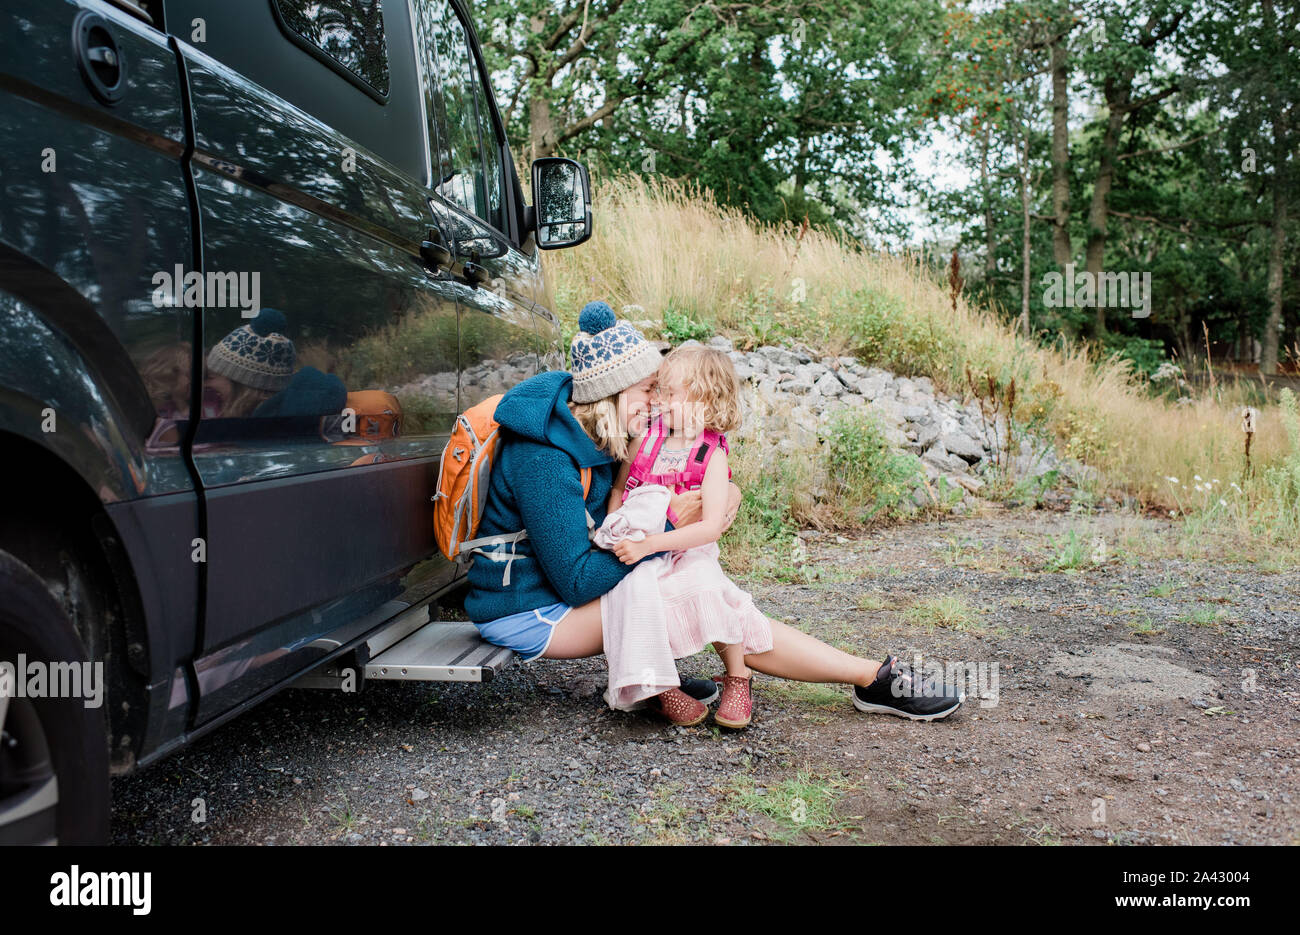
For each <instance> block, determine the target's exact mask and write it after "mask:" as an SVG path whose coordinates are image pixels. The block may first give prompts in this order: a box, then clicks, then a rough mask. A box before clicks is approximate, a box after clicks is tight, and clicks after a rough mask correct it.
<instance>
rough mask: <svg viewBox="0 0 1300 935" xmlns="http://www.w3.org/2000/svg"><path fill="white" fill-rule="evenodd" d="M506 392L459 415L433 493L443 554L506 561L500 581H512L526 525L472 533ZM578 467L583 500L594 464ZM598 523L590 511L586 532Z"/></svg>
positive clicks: (504, 583)
mask: <svg viewBox="0 0 1300 935" xmlns="http://www.w3.org/2000/svg"><path fill="white" fill-rule="evenodd" d="M503 395H504V394H502V393H497V394H496V395H495V396H489V397H488V398H487V399H485V400H483V401H482V402H481V403H478V404H477V405H475V406H471V407H470V408H469V409H466V410H465V411H464V412H462V413H461V414H460V415H458V416H457V417H456V424H455V425H454V426H452V430H451V438H450V439H448V441H447V445H446V447H444V448H443V450H442V460H441V462H440V463H439V465H438V484H437V488H438V489H437V492H436V493H434V495H433V497H432V498H431V499H432V500H433V533H434V537H435V538H436V539H437V540H438V548H439V549H440V550H441V551H442V554H443V555H445V556H446V557H447V558H449V559H451V560H452V561H456V560H458V559H460V558H461V557H462V556H465V555H469V556H470V560H471V561H473V556H474V555H483V556H486V557H487V558H489V559H491V560H492V561H494V562H505V563H506V567H505V572H504V573H503V575H502V577H501V586H502V587H509V585H510V563H511V562H512V561H514V560H515V559H516V558H518V557H519V556H518V554H517V553H516V552H515V543H517V542H519V541H520V540H521V539H525V538H527V536H528V530H526V529H521V530H520V531H519V532H512V533H501V534H499V535H495V536H483V537H481V538H477V539H476V538H474V533H476V532H477V531H478V527H479V523H480V522H481V521H482V519H483V510H484V508H485V507H486V506H487V495H488V480H489V478H490V477H491V471H492V460H493V459H494V458H495V457H496V450H497V442H498V440H499V438H500V434H499V428H500V426H499V424H498V423H497V420H496V418H495V413H496V408H497V403H499V402H500V401H501V397H502V396H503ZM580 471H581V476H582V497H583V499H584V500H585V499H586V497H587V494H588V492H590V490H591V468H581V469H580ZM595 526H596V523H595V520H593V519H592V517H591V512H590V511H588V512H587V535H588V538H590V537H591V536H592V535H593V534H594V532H595ZM489 546H491V547H492V549H491V550H490V551H489V550H488V547H489Z"/></svg>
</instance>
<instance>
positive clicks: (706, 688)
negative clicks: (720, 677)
mask: <svg viewBox="0 0 1300 935" xmlns="http://www.w3.org/2000/svg"><path fill="white" fill-rule="evenodd" d="M682 691H684V692H686V694H688V695H690V696H691V697H692V698H694V699H695V700H696V701H698V702H700V704H713V702H715V701H717V700H718V695H720V694H722V688H721V686H720V685H719V684H718V683H717V682H715V681H713V679H682Z"/></svg>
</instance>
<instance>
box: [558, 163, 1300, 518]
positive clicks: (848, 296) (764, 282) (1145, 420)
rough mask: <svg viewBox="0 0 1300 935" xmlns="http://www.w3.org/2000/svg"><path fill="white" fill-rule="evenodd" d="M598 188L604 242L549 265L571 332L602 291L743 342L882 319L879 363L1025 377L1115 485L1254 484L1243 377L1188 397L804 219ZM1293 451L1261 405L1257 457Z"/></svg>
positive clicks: (1023, 417)
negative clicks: (1161, 392)
mask: <svg viewBox="0 0 1300 935" xmlns="http://www.w3.org/2000/svg"><path fill="white" fill-rule="evenodd" d="M594 195H595V198H594V208H593V210H594V214H595V232H594V234H593V236H592V239H591V240H590V241H588V243H587V244H585V245H584V246H582V247H580V248H578V249H576V250H566V251H557V252H554V253H549V254H547V256H546V261H545V262H546V264H547V268H548V281H549V288H550V289H551V290H552V295H551V296H550V298H551V301H552V306H551V307H552V308H556V309H558V310H559V312H560V314H561V317H562V319H564V320H565V321H566V323H567V328H568V332H569V333H572V330H573V328H574V327H575V323H574V319H575V317H576V313H577V310H578V309H579V308H581V306H582V305H583V304H584V303H586V302H587V301H590V300H592V299H603V300H605V301H608V302H609V303H610V304H611V305H612V306H614V308H615V309H616V310H617V309H621V308H622V307H623V306H626V305H636V306H640V307H641V309H643V310H644V311H637V310H632V311H630V312H629V313H628V314H627V317H630V318H633V319H640V318H649V319H652V320H655V321H660V320H661V319H662V316H663V315H664V313H665V311H670V312H671V313H672V314H681V315H686V316H689V317H690V318H692V319H694V320H697V321H700V322H703V323H706V324H708V325H711V326H712V327H713V328H715V329H716V330H717V332H718V333H722V334H726V335H728V336H730V337H733V338H734V339H737V340H738V341H739V342H740V344H741V345H742V346H746V345H754V344H758V343H764V342H765V341H778V340H779V339H780V338H781V337H783V336H784V337H791V336H793V337H797V338H798V339H799V340H802V341H804V342H805V343H806V344H808V345H810V346H811V347H813V348H816V349H818V350H820V351H823V352H825V353H828V354H832V355H839V354H844V353H852V352H854V351H855V350H861V349H862V344H861V342H862V334H863V333H864V332H863V327H864V324H863V323H864V322H865V321H867V320H868V319H870V322H871V323H872V327H873V328H875V329H876V331H875V333H876V336H877V338H878V339H879V340H878V345H877V346H875V351H877V352H878V353H879V355H880V359H879V360H878V361H875V362H878V363H880V365H881V366H892V369H896V370H905V371H906V370H910V371H911V373H910V374H909V375H918V374H922V373H923V374H925V375H927V376H929V377H931V379H932V380H933V381H934V383H935V384H936V386H937V387H938V388H939V389H942V390H944V391H946V392H949V393H952V394H954V395H966V396H969V393H968V391H967V387H966V380H965V371H966V368H967V367H970V369H971V370H972V371H973V372H974V373H976V374H977V375H980V377H981V379H982V378H983V375H984V374H986V373H987V374H991V375H992V376H993V377H994V378H995V380H997V381H998V382H999V384H1002V385H1005V384H1006V383H1007V382H1008V381H1009V380H1010V379H1011V378H1012V377H1014V378H1015V379H1016V382H1017V389H1018V394H1017V395H1018V402H1017V413H1016V414H1017V418H1018V419H1019V421H1021V422H1022V423H1035V424H1038V425H1041V426H1042V427H1043V429H1044V430H1045V431H1047V432H1049V433H1051V434H1052V435H1054V436H1055V437H1056V440H1057V442H1058V443H1059V445H1060V446H1061V448H1062V449H1063V450H1064V451H1065V452H1066V453H1067V454H1070V455H1074V456H1078V457H1081V458H1082V459H1084V460H1085V461H1087V463H1089V464H1091V465H1092V466H1094V467H1096V468H1098V469H1099V470H1100V471H1101V472H1102V475H1103V478H1104V481H1103V483H1104V485H1105V486H1107V487H1108V488H1110V489H1112V490H1117V491H1120V490H1122V491H1124V492H1127V493H1131V494H1134V495H1136V496H1137V497H1139V498H1140V499H1141V500H1142V501H1143V502H1145V503H1147V504H1151V505H1156V506H1160V507H1162V508H1166V509H1175V510H1176V509H1179V508H1180V507H1182V508H1185V507H1186V503H1184V502H1182V500H1181V499H1180V497H1179V496H1177V495H1176V494H1172V493H1171V490H1170V484H1169V482H1168V481H1167V480H1166V478H1167V477H1170V476H1174V477H1178V478H1180V480H1181V479H1184V478H1191V477H1192V476H1193V475H1197V474H1199V475H1201V476H1202V477H1204V478H1207V479H1210V478H1215V477H1217V478H1220V479H1221V482H1222V485H1225V486H1226V485H1227V484H1228V483H1230V482H1231V481H1237V482H1240V483H1242V484H1243V485H1244V489H1245V490H1246V491H1247V493H1246V494H1243V496H1247V495H1248V493H1249V490H1250V489H1251V488H1250V485H1249V483H1248V482H1246V480H1245V478H1244V477H1243V474H1242V469H1243V455H1242V447H1243V435H1242V432H1241V429H1240V410H1241V405H1242V404H1243V402H1245V401H1246V398H1247V397H1246V393H1245V390H1244V389H1243V388H1242V386H1241V385H1240V384H1233V385H1231V386H1227V387H1220V388H1219V389H1218V390H1217V392H1216V393H1214V394H1213V395H1211V394H1209V393H1202V394H1201V395H1199V396H1197V397H1195V398H1194V399H1193V400H1192V401H1191V402H1190V403H1187V404H1184V405H1176V404H1175V403H1173V402H1171V401H1168V400H1166V399H1163V398H1159V397H1157V396H1155V395H1153V394H1152V392H1151V391H1150V388H1149V386H1148V385H1147V384H1146V381H1145V378H1144V377H1139V376H1136V375H1135V374H1134V373H1133V371H1132V368H1131V365H1130V364H1129V363H1128V362H1127V361H1124V360H1120V359H1118V358H1115V357H1111V358H1109V359H1105V360H1097V359H1095V355H1093V354H1091V353H1090V348H1089V347H1088V345H1087V344H1086V343H1077V344H1073V345H1068V346H1066V347H1064V348H1063V349H1057V348H1047V347H1042V346H1040V345H1038V344H1037V343H1035V342H1032V341H1028V340H1026V339H1025V338H1023V337H1021V336H1019V335H1018V334H1016V333H1014V332H1013V331H1012V329H1011V327H1010V326H1009V325H1008V324H1006V323H1003V322H1002V321H1000V320H999V319H998V318H997V317H996V316H995V315H994V314H992V313H991V312H989V311H988V310H987V309H985V308H983V307H977V306H972V305H971V304H970V303H968V302H967V301H966V300H965V299H964V298H963V297H959V298H958V301H957V303H956V309H955V310H954V309H953V307H952V303H951V300H950V297H949V295H948V294H947V286H946V284H945V283H942V282H941V281H940V279H939V275H938V273H937V272H932V271H930V270H928V269H927V268H926V267H925V266H924V265H923V264H922V263H921V262H920V261H919V260H918V259H917V258H916V257H912V256H897V255H889V254H884V253H876V252H867V251H863V250H860V249H857V247H856V245H854V244H851V243H845V242H843V241H840V240H837V239H836V238H835V237H832V236H830V235H828V234H826V233H823V232H820V231H816V230H801V229H800V228H799V227H797V226H795V225H793V224H783V225H762V224H759V223H756V222H755V221H753V220H752V219H751V218H748V217H746V216H745V215H744V214H743V213H742V212H741V211H740V210H738V209H735V208H728V207H722V206H719V205H718V204H717V203H716V202H715V201H713V200H712V199H711V198H710V197H709V195H708V193H707V192H700V191H696V190H692V189H690V188H688V187H683V186H681V185H677V184H674V183H672V182H671V181H666V180H663V179H659V178H650V179H645V178H643V177H640V176H636V175H624V176H618V177H615V178H612V179H607V180H604V181H602V182H600V183H599V184H598V185H597V186H596V191H595V193H594ZM882 329H883V330H882ZM903 346H906V348H905V349H906V351H907V352H906V353H902V351H901V350H900V347H903ZM1287 450H1288V443H1287V439H1286V434H1285V432H1284V431H1283V428H1282V424H1281V421H1280V419H1279V416H1278V408H1277V406H1276V405H1267V406H1264V407H1263V408H1262V409H1261V411H1260V416H1259V419H1258V431H1257V433H1256V435H1255V438H1254V442H1253V446H1252V459H1253V461H1254V463H1255V464H1256V465H1257V466H1260V467H1263V466H1266V465H1269V464H1275V463H1277V462H1279V460H1280V459H1281V458H1282V457H1283V455H1284V454H1285V452H1286V451H1287ZM1258 495H1259V496H1263V494H1262V493H1261V494H1258ZM1255 506H1260V504H1255ZM1272 506H1273V507H1275V508H1276V509H1278V510H1283V511H1285V510H1288V509H1293V508H1294V506H1295V505H1294V504H1274V505H1272ZM1252 509H1253V508H1252ZM1251 514H1252V511H1251V510H1247V511H1246V512H1245V513H1243V515H1251Z"/></svg>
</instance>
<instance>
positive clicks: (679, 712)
mask: <svg viewBox="0 0 1300 935" xmlns="http://www.w3.org/2000/svg"><path fill="white" fill-rule="evenodd" d="M646 706H647V707H649V708H650V710H651V711H657V712H659V713H660V714H662V715H663V716H664V717H666V718H668V720H670V721H672V722H673V723H674V724H676V725H677V726H678V727H694V726H695V725H696V724H698V723H700V721H702V720H704V719H705V718H706V717H708V716H709V709H708V706H707V705H704V704H701V703H700V702H698V701H696V700H695V699H694V698H692V697H691V696H690V695H688V694H686V692H684V691H682V690H681V689H680V688H670V689H668V691H666V692H660V693H659V694H658V695H655V696H654V697H653V698H649V699H647V700H646Z"/></svg>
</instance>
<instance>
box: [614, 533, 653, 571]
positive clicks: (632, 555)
mask: <svg viewBox="0 0 1300 935" xmlns="http://www.w3.org/2000/svg"><path fill="white" fill-rule="evenodd" d="M613 551H614V554H615V555H617V556H618V560H619V561H620V562H622V563H623V564H624V565H635V564H636V563H637V562H639V561H641V559H643V558H645V557H646V556H647V555H649V554H650V552H651V549H650V546H649V545H648V544H647V540H645V539H642V540H640V541H639V542H634V541H633V540H631V539H624V540H623V541H622V542H616V543H615V544H614V550H613Z"/></svg>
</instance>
